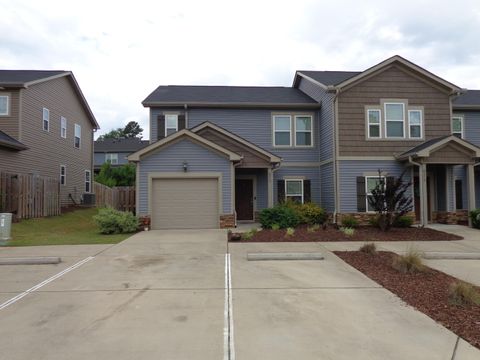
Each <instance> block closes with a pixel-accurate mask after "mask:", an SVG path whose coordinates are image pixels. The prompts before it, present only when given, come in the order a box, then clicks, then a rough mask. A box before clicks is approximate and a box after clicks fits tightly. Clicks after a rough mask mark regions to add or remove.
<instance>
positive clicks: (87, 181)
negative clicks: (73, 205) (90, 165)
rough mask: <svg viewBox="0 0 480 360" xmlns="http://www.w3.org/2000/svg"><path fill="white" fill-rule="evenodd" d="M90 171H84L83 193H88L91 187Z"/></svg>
mask: <svg viewBox="0 0 480 360" xmlns="http://www.w3.org/2000/svg"><path fill="white" fill-rule="evenodd" d="M91 175H92V174H91V172H90V170H85V192H86V193H89V192H90V189H91V186H92V178H91Z"/></svg>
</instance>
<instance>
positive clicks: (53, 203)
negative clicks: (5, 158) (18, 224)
mask: <svg viewBox="0 0 480 360" xmlns="http://www.w3.org/2000/svg"><path fill="white" fill-rule="evenodd" d="M0 212H9V213H13V214H14V217H15V218H16V219H17V220H19V219H28V218H38V217H44V216H53V215H60V184H59V181H58V180H57V179H52V178H48V177H43V176H38V175H33V174H13V173H7V172H2V171H0Z"/></svg>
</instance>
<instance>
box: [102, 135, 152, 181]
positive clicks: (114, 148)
mask: <svg viewBox="0 0 480 360" xmlns="http://www.w3.org/2000/svg"><path fill="white" fill-rule="evenodd" d="M149 143H150V141H148V140H142V139H139V138H121V139H103V140H97V141H95V144H94V152H95V158H94V171H95V173H98V172H99V171H100V168H101V167H102V165H103V164H105V163H106V162H109V163H110V164H111V165H112V166H119V165H124V164H128V160H127V156H128V155H130V154H131V153H134V152H135V151H138V150H140V149H143V148H144V147H145V146H147V145H148V144H149Z"/></svg>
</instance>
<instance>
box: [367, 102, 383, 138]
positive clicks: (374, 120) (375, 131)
mask: <svg viewBox="0 0 480 360" xmlns="http://www.w3.org/2000/svg"><path fill="white" fill-rule="evenodd" d="M367 117H368V137H369V138H380V137H382V136H381V116H380V110H375V109H369V110H367Z"/></svg>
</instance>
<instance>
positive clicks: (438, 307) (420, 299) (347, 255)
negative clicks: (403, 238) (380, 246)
mask: <svg viewBox="0 0 480 360" xmlns="http://www.w3.org/2000/svg"><path fill="white" fill-rule="evenodd" d="M334 253H335V254H336V255H337V256H339V257H340V258H341V259H342V260H344V261H345V262H347V263H348V264H350V265H351V266H353V267H354V268H356V269H357V270H359V271H361V272H362V273H364V274H365V275H367V276H368V277H369V278H371V279H372V280H374V281H376V282H377V283H379V284H380V285H382V286H383V287H385V288H386V289H388V290H390V291H391V292H392V293H394V294H395V295H397V296H398V297H400V298H401V299H402V300H403V301H405V302H406V303H407V304H409V305H411V306H413V307H414V308H416V309H417V310H419V311H421V312H423V313H424V314H426V315H428V316H430V317H431V318H432V319H433V320H435V321H437V322H439V323H440V324H442V325H443V326H445V327H446V328H447V329H450V330H451V331H453V332H454V333H455V334H457V335H458V336H460V337H462V338H463V339H465V340H466V341H468V342H469V343H470V344H472V345H473V346H475V347H477V348H480V306H465V307H462V306H456V305H451V304H450V303H449V302H448V289H449V286H450V284H452V283H453V282H455V281H457V279H456V278H454V277H452V276H449V275H447V274H445V273H443V272H440V271H437V270H434V269H430V268H427V272H425V273H416V274H403V273H400V272H399V271H397V270H395V269H393V268H392V266H391V264H392V261H393V258H394V257H395V256H397V255H395V254H393V253H391V252H384V251H380V252H378V253H377V255H369V254H365V253H362V252H359V251H335V252H334ZM477 289H478V290H480V289H479V288H477Z"/></svg>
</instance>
